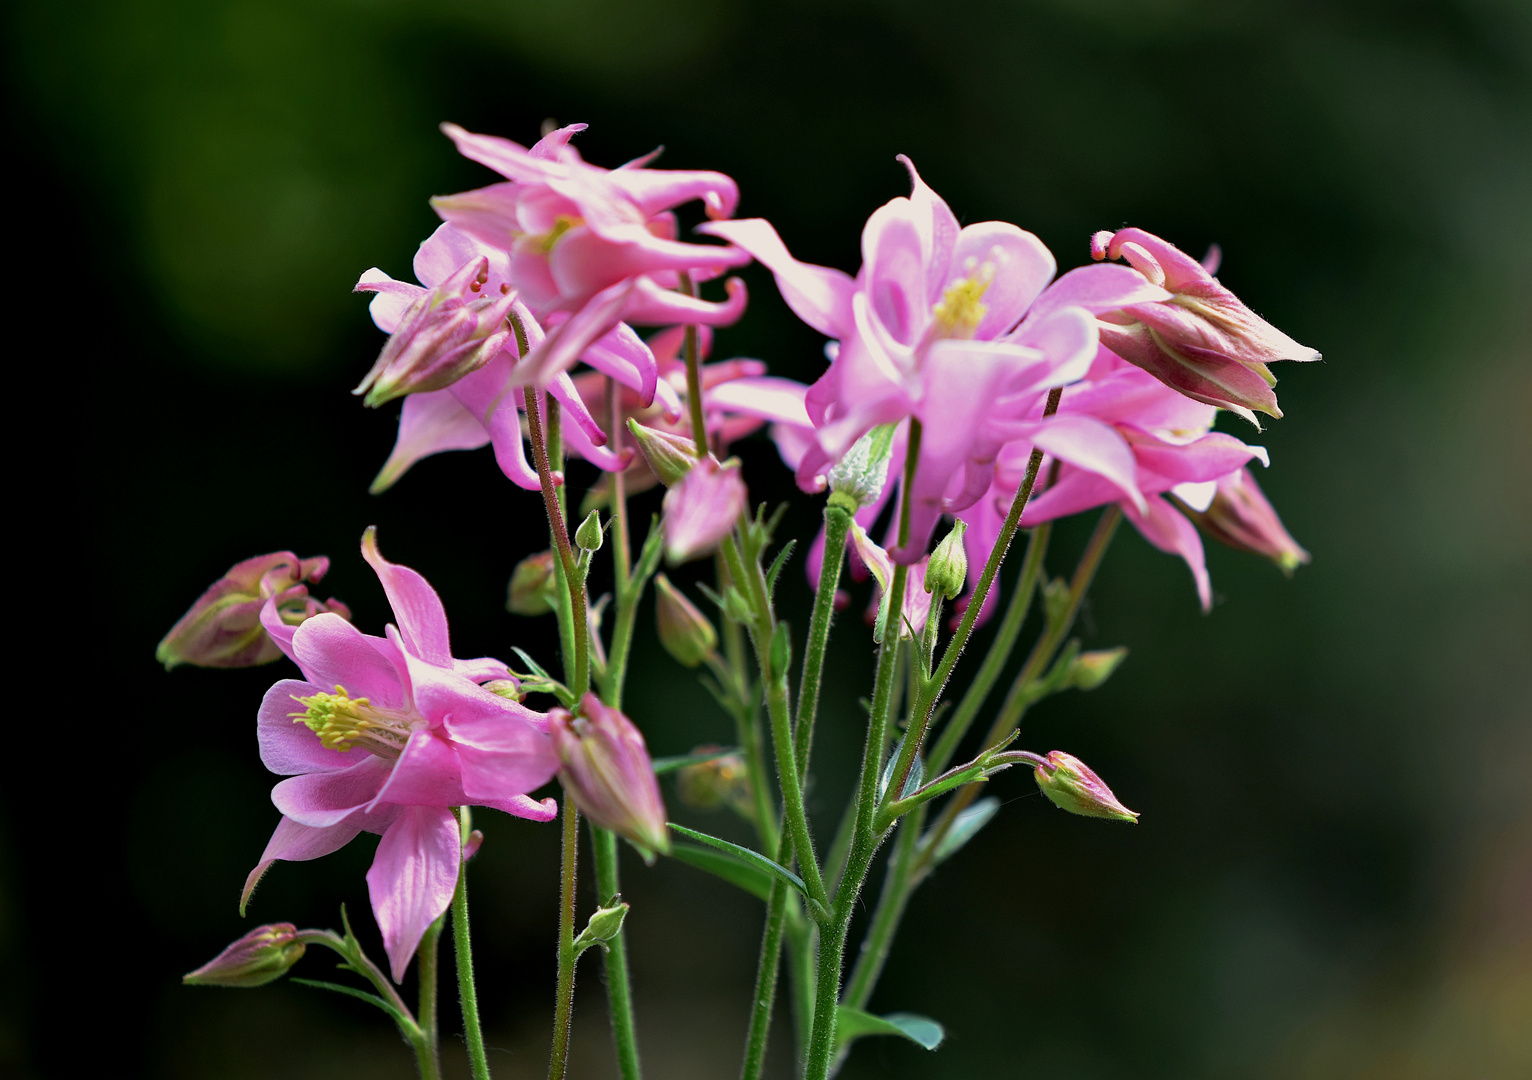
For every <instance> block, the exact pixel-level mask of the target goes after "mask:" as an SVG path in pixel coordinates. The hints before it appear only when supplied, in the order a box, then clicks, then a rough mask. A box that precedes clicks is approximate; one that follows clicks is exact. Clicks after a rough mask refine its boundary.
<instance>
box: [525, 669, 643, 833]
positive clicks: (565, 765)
mask: <svg viewBox="0 0 1532 1080" xmlns="http://www.w3.org/2000/svg"><path fill="white" fill-rule="evenodd" d="M580 712H581V714H582V715H580V716H575V715H574V714H573V713H570V712H569V711H568V710H567V709H554V710H553V711H552V712H551V713H549V714H548V733H549V735H550V736H551V737H552V739H553V752H554V753H555V754H556V755H557V756H558V759H559V765H560V768H559V780H560V782H561V783H563V785H564V790H565V791H566V792H567V793H568V794H569V796H570V797H571V798H572V799H574V801H575V804H576V805H577V806H579V808H580V809H581V810H582V811H584V813H585V815H586V816H587V817H588V818H590V819H591V820H592V821H594V822H595V823H596V824H597V825H600V826H601V827H602V828H604V829H611V830H612V831H613V832H615V833H618V834H620V835H622V836H625V837H627V838H628V839H629V840H631V841H633V843H634V844H636V845H638V848H639V850H640V851H643V852H646V853H652V852H654V851H662V852H668V851H669V850H670V835H669V833H668V832H667V830H666V826H665V803H664V801H663V800H662V799H661V798H660V786H659V783H658V781H657V780H656V779H655V776H654V765H653V763H652V762H651V761H650V760H649V750H648V748H647V747H645V745H644V737H643V735H642V734H640V732H639V730H638V728H637V727H635V726H634V725H633V721H631V720H629V719H628V718H627V717H626V716H624V715H623V714H622V713H621V712H619V711H618V710H616V709H613V708H609V707H607V706H606V705H604V704H602V702H601V700H600V699H599V698H597V697H596V695H594V694H589V693H587V694H586V695H585V697H584V698H583V699H582V700H581V702H580ZM649 857H650V858H652V857H653V856H652V854H650V855H649Z"/></svg>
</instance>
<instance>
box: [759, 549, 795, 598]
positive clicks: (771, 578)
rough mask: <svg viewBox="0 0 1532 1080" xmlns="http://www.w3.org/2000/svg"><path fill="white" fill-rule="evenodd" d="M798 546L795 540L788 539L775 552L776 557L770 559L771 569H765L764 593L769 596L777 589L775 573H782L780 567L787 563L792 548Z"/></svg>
mask: <svg viewBox="0 0 1532 1080" xmlns="http://www.w3.org/2000/svg"><path fill="white" fill-rule="evenodd" d="M797 546H798V541H797V540H789V541H788V542H787V543H785V544H783V545H782V550H781V551H779V552H777V557H776V558H775V559H773V560H772V561H771V569H770V570H767V571H766V595H767V596H771V595H773V594H774V593H776V591H777V575H779V574H781V573H782V567H784V566H786V565H787V560H788V559H789V558H790V557H791V556H792V554H793V548H795V547H797Z"/></svg>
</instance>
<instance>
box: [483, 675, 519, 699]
mask: <svg viewBox="0 0 1532 1080" xmlns="http://www.w3.org/2000/svg"><path fill="white" fill-rule="evenodd" d="M483 688H484V689H485V690H488V691H489V692H490V693H491V694H497V695H499V696H500V697H503V698H505V699H506V700H508V701H520V700H521V699H522V698H524V697H526V696H527V695H526V693H525V692H524V691H523V690H522V689H521V683H519V682H517V681H516V680H515V679H491V680H490V681H489V682H487V683H484V684H483Z"/></svg>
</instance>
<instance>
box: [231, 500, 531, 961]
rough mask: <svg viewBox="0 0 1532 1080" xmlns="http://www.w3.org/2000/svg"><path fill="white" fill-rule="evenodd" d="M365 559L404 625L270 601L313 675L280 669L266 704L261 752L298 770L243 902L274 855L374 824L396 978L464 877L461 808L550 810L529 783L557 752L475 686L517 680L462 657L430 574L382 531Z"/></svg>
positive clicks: (276, 797)
mask: <svg viewBox="0 0 1532 1080" xmlns="http://www.w3.org/2000/svg"><path fill="white" fill-rule="evenodd" d="M362 555H363V557H365V558H366V559H367V561H368V562H369V563H370V564H372V568H373V569H374V570H375V571H377V574H378V578H379V579H380V580H381V581H382V583H383V590H384V592H385V593H386V594H387V595H388V600H389V604H390V605H391V606H392V607H393V610H394V616H395V617H396V618H397V619H398V620H399V622H398V626H397V627H396V626H392V625H391V626H389V627H388V633H387V636H386V637H373V636H370V635H367V634H363V633H362V632H361V631H359V630H357V629H356V628H355V627H353V626H352V625H351V624H350V623H348V622H346V621H345V620H343V619H340V618H338V617H336V616H333V615H318V616H316V617H314V618H313V619H310V620H308V621H307V622H305V623H304V624H303V625H302V626H300V627H297V628H296V629H294V628H292V627H287V626H285V625H284V624H283V623H282V622H281V620H280V616H279V614H278V613H277V610H276V606H275V604H274V603H273V602H268V603H267V605H266V608H265V610H264V611H263V612H262V619H263V620H264V622H265V624H266V627H267V630H268V631H269V632H270V633H271V635H272V637H273V638H274V639H275V640H276V641H277V643H278V644H279V645H281V647H282V651H283V652H285V653H287V655H288V656H289V657H291V658H292V659H293V660H294V661H295V662H296V663H297V664H298V667H299V669H300V670H301V671H302V673H303V679H302V680H298V679H283V680H282V681H281V682H278V683H277V684H276V685H275V686H273V687H272V688H271V689H270V690H269V691H267V693H266V698H265V700H264V701H263V702H262V703H261V710H260V716H259V721H258V727H257V733H258V736H259V742H260V749H261V760H262V761H263V762H264V763H265V765H266V767H267V768H268V769H270V770H271V771H272V772H274V773H278V774H280V775H285V776H287V777H288V779H286V780H283V781H282V782H281V783H279V784H277V786H276V787H275V788H273V789H272V793H271V798H272V802H274V803H275V804H276V806H277V809H279V810H281V811H282V820H281V822H280V823H279V824H278V825H277V829H276V832H275V833H274V834H273V835H272V838H271V842H270V843H268V844H267V845H266V850H265V851H264V852H263V853H262V854H261V858H260V861H259V862H258V863H257V865H256V867H255V869H254V870H253V871H251V873H250V877H249V879H248V880H247V881H246V882H245V891H244V896H243V897H242V899H241V902H240V907H241V910H242V911H243V909H244V905H245V903H246V902H248V900H249V898H250V893H251V891H252V890H253V889H254V888H255V885H256V883H257V882H258V881H259V880H260V878H261V875H262V874H264V873H265V872H266V870H267V868H268V867H269V866H270V865H271V864H272V863H273V862H274V861H276V860H278V859H287V860H303V859H315V858H318V857H319V856H321V855H327V854H329V853H330V852H332V851H335V850H337V849H339V848H341V847H343V846H344V845H345V844H347V843H348V842H349V841H350V840H351V839H352V838H353V837H355V836H356V835H357V834H358V833H360V832H362V831H364V830H365V831H367V832H373V833H378V834H380V835H381V836H382V840H381V841H380V843H379V844H378V850H377V855H376V856H375V857H374V859H373V863H372V869H371V870H369V871H368V873H367V889H368V893H369V895H370V896H371V899H372V909H373V914H374V915H375V916H376V917H377V920H378V926H379V928H380V929H381V930H382V932H383V944H384V947H385V949H386V950H387V952H388V958H389V963H390V966H391V970H392V972H393V977H394V979H395V981H398V980H399V979H400V978H402V977H403V975H404V969H405V968H406V966H408V964H409V961H410V957H411V956H413V955H414V953H415V948H416V946H417V945H419V943H420V938H421V935H423V934H424V933H425V931H426V928H427V927H429V926H430V925H431V923H432V922H434V921H435V920H436V919H437V917H439V916H440V915H441V914H442V912H444V911H446V910H447V906H448V904H449V903H450V902H451V899H452V894H453V891H454V889H455V888H456V885H457V879H458V869H459V864H460V861H461V857H462V846H461V838H460V834H459V826H458V821H457V819H456V817H455V816H454V815H453V813H452V810H451V807H455V806H463V805H469V804H472V805H475V806H489V807H493V808H494V809H497V810H503V811H505V812H506V813H509V814H514V815H516V816H518V817H526V818H532V819H533V820H537V821H547V820H549V819H551V818H552V817H553V816H554V813H555V807H554V803H553V800H552V799H545V800H543V801H542V802H541V803H539V802H536V801H534V800H533V799H532V798H531V797H530V796H529V795H528V794H527V793H528V792H530V791H534V790H536V789H537V788H539V787H541V786H542V785H543V784H545V783H547V782H548V780H549V779H550V778H551V777H552V776H553V774H554V773H555V772H556V771H557V769H558V760H557V758H556V757H555V756H554V753H553V747H552V744H551V743H550V741H549V739H548V735H547V722H546V718H545V717H544V716H543V715H541V714H539V713H535V712H532V711H531V710H529V709H527V708H525V707H523V706H521V705H519V704H517V703H516V702H514V701H510V700H508V699H506V698H504V697H501V696H498V695H496V694H494V693H491V692H490V691H488V690H486V689H483V688H482V687H480V686H479V685H478V684H479V682H481V681H487V680H491V679H506V678H509V677H510V672H509V671H508V669H507V668H506V667H505V665H504V664H502V663H500V662H499V661H497V660H489V659H483V660H456V659H454V658H453V656H452V653H451V649H450V646H449V642H448V638H447V617H446V613H445V612H444V611H443V610H442V605H441V600H440V599H438V598H437V595H436V592H435V591H434V590H433V589H432V588H431V586H430V585H429V584H427V582H426V580H425V578H423V577H421V576H420V575H419V574H418V573H416V572H415V571H414V570H411V569H409V568H408V567H404V566H397V565H395V564H394V563H390V562H388V561H387V560H386V559H384V558H383V556H382V555H381V554H379V552H378V548H377V542H376V539H375V533H374V530H372V529H368V530H367V532H366V533H365V534H364V535H363V537H362Z"/></svg>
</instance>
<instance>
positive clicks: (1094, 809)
mask: <svg viewBox="0 0 1532 1080" xmlns="http://www.w3.org/2000/svg"><path fill="white" fill-rule="evenodd" d="M1032 775H1033V776H1034V777H1035V778H1036V780H1037V786H1038V787H1039V788H1041V789H1042V792H1043V794H1044V795H1046V796H1048V798H1049V799H1050V800H1051V801H1052V803H1053V805H1055V806H1057V807H1059V808H1060V809H1063V810H1068V811H1069V812H1070V813H1071V814H1079V815H1081V816H1082V817H1093V818H1110V819H1112V820H1113V821H1128V822H1137V821H1138V815H1137V814H1136V813H1134V812H1133V811H1132V810H1129V809H1128V808H1127V807H1126V806H1124V805H1122V803H1120V802H1118V801H1117V796H1116V795H1113V794H1112V789H1111V788H1109V787H1107V786H1106V783H1105V782H1104V781H1103V780H1102V779H1101V777H1099V776H1097V775H1096V774H1095V773H1094V772H1093V771H1091V768H1090V766H1088V765H1086V764H1085V762H1083V761H1081V760H1080V759H1079V758H1077V757H1075V756H1074V755H1072V754H1066V753H1064V751H1062V750H1052V751H1049V753H1048V764H1047V765H1038V766H1037V767H1036V768H1035V769H1033V770H1032Z"/></svg>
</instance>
